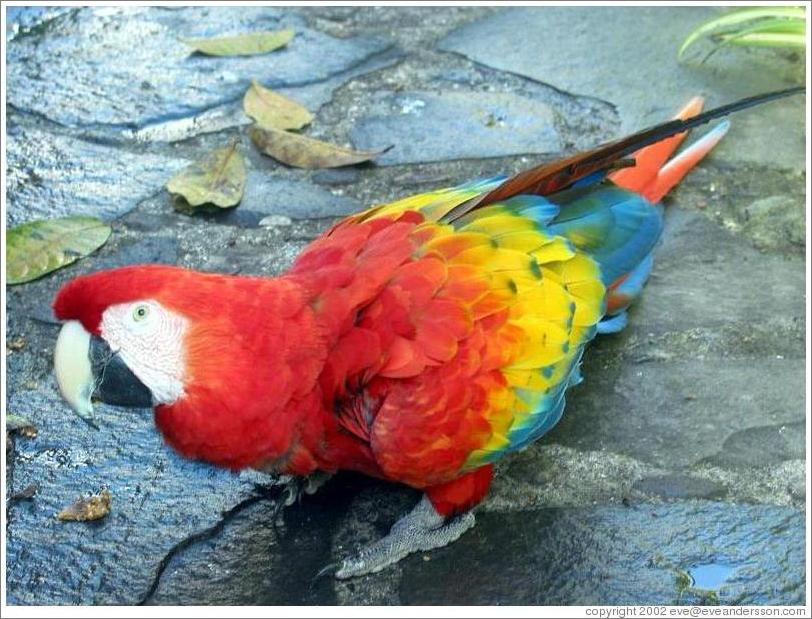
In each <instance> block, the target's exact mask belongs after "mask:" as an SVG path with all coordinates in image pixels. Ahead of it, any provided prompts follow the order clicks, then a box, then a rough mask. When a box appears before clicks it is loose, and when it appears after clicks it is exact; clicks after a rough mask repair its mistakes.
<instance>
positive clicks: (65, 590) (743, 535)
mask: <svg viewBox="0 0 812 619" xmlns="http://www.w3.org/2000/svg"><path fill="white" fill-rule="evenodd" d="M707 14H708V10H707V9H693V8H691V9H684V8H667V9H611V10H610V9H603V8H601V9H594V8H590V9H580V8H579V9H575V8H570V9H564V8H541V9H508V10H494V9H483V8H460V7H456V8H447V9H446V8H442V9H438V8H432V9H427V8H405V7H400V8H376V9H367V8H358V7H322V8H300V9H260V8H252V9H223V8H215V7H210V8H195V9H168V8H160V9H158V8H141V9H129V8H115V9H105V8H96V9H74V8H70V9H48V10H40V9H36V10H28V9H20V8H15V9H13V10H12V11H11V12H10V13H9V18H10V19H9V22H10V25H9V28H8V29H7V32H6V38H7V41H8V49H9V64H8V76H9V79H8V87H9V88H8V90H9V93H8V97H9V103H10V105H9V107H8V127H9V146H8V153H9V156H8V171H7V174H8V178H9V183H8V185H7V197H8V204H9V214H8V220H7V226H11V225H15V224H18V223H21V222H25V221H30V220H32V219H36V218H40V217H54V216H61V215H65V214H78V213H82V214H95V215H98V216H100V217H102V218H103V219H105V220H107V221H110V222H111V223H112V226H113V234H112V236H111V239H110V241H109V242H108V243H107V245H105V246H104V247H103V248H102V249H101V250H99V251H98V252H97V253H96V254H94V255H92V256H90V257H88V258H87V259H84V260H81V261H79V262H77V263H75V264H74V265H72V266H71V267H68V268H66V269H63V270H61V271H58V272H56V273H53V274H51V275H50V276H47V277H45V278H43V279H41V280H38V281H36V282H32V283H30V284H27V285H23V286H17V287H12V288H9V289H8V296H7V314H8V323H7V341H8V342H9V345H8V347H7V350H6V353H7V368H6V369H7V376H8V396H7V400H6V403H5V404H6V407H7V410H8V412H9V413H13V414H17V415H21V416H24V417H26V418H28V419H29V420H31V421H32V422H33V423H34V424H35V425H36V426H37V428H38V435H37V437H36V438H33V439H30V438H25V437H22V436H14V437H13V439H12V441H13V443H12V449H11V450H9V460H8V466H7V468H6V487H7V491H8V495H9V496H11V495H13V494H15V493H18V492H21V491H24V490H25V489H27V488H29V487H30V486H31V485H32V484H36V485H37V487H38V491H37V492H36V494H35V495H34V496H33V497H30V498H27V499H13V500H11V501H10V502H9V503H8V505H7V506H6V509H7V515H8V529H7V540H6V543H7V546H6V548H7V581H6V587H7V589H6V590H7V595H8V601H9V603H10V604H101V603H115V604H129V603H146V604H397V603H403V604H451V603H460V604H496V603H499V604H576V603H577V604H598V603H603V604H612V603H623V604H626V603H635V602H637V603H658V604H659V603H663V604H668V603H703V604H710V603H716V602H722V603H731V604H745V603H758V604H760V603H771V604H802V603H804V601H805V600H804V593H803V586H804V579H805V574H804V570H803V556H802V555H803V540H804V532H805V529H804V527H805V524H804V523H805V519H806V518H805V513H804V500H805V485H804V466H805V461H806V456H807V454H806V445H805V441H804V433H805V425H804V399H803V388H804V337H805V330H806V325H805V321H804V311H805V303H804V297H803V294H804V284H805V279H804V274H805V267H806V265H805V263H804V258H803V247H804V243H805V236H804V228H805V214H804V206H803V204H804V191H805V173H804V170H803V160H802V159H799V152H802V151H799V150H798V148H799V145H801V147H802V144H803V138H804V134H803V127H804V123H803V114H802V110H803V99H802V98H798V99H795V100H790V101H785V102H781V103H777V104H774V105H772V106H769V107H765V108H762V109H759V110H755V111H752V112H746V113H744V114H740V115H738V116H736V118H735V119H734V121H733V129H732V130H731V133H730V135H729V136H728V138H726V140H725V141H724V142H723V147H722V148H720V149H719V150H718V151H717V152H715V153H714V155H713V156H712V157H711V158H710V159H709V160H708V161H707V162H705V163H703V164H702V165H701V166H700V168H699V169H698V170H697V171H696V172H695V173H694V174H692V175H691V176H690V177H689V178H688V179H687V180H686V182H685V183H684V184H683V186H681V187H680V188H679V189H678V190H677V191H675V192H674V193H673V194H672V195H671V196H670V197H669V198H668V200H667V206H668V209H667V212H666V226H665V233H664V238H663V242H662V244H661V246H660V248H659V249H658V253H657V261H656V264H655V269H654V273H653V275H652V278H651V280H650V282H649V285H648V287H647V289H646V293H645V295H644V297H643V299H642V301H641V302H640V303H639V304H638V305H637V306H636V307H635V308H634V309H633V311H632V317H631V318H632V319H631V322H630V325H629V327H628V328H627V329H626V330H625V331H624V332H623V333H622V334H619V335H616V336H608V337H605V338H602V339H599V340H598V341H596V342H595V343H594V344H593V345H592V346H591V347H590V349H589V350H588V352H587V355H586V357H585V363H584V368H583V372H584V375H585V379H586V380H585V382H584V383H583V384H582V385H580V386H578V387H577V388H574V389H573V390H572V391H571V392H570V394H569V396H568V407H567V412H566V414H565V416H564V418H563V420H562V422H561V423H560V424H559V425H558V426H557V427H556V428H555V429H554V430H553V431H552V432H551V433H549V434H548V435H547V436H546V437H544V438H543V439H542V440H541V441H539V442H538V443H537V444H535V445H533V446H532V447H530V448H529V449H528V450H526V451H525V452H523V453H520V454H517V455H515V456H513V457H510V458H509V459H506V460H505V461H503V462H502V463H500V465H499V470H498V476H497V480H496V482H495V484H494V488H493V491H492V493H491V497H490V499H489V500H488V502H487V503H486V504H485V505H484V506H483V507H482V508H481V510H480V511H479V513H478V516H477V517H478V523H477V526H476V527H475V528H474V529H473V530H472V531H471V532H469V533H467V534H466V535H464V536H463V537H462V538H461V539H460V540H459V541H458V542H457V543H455V544H453V545H452V546H450V547H448V548H445V549H441V550H438V551H435V552H432V553H426V554H425V555H422V554H418V555H415V556H413V557H410V558H408V559H406V560H405V561H403V562H401V563H400V564H398V565H396V566H395V567H393V568H391V569H388V570H385V571H383V572H381V573H379V574H376V575H371V576H366V577H362V578H358V579H354V580H351V581H347V582H339V581H334V580H332V579H331V578H330V577H322V578H318V579H316V578H315V576H316V574H317V573H318V572H319V570H320V569H321V568H323V567H324V566H326V565H328V564H330V563H333V562H335V561H337V560H340V559H341V558H342V557H343V556H345V555H346V554H348V553H350V552H353V551H354V550H355V549H356V548H358V547H359V546H361V545H363V544H366V543H369V542H371V541H373V540H374V539H376V538H378V537H380V536H381V535H383V534H385V533H386V532H387V531H388V529H389V527H390V526H391V525H392V524H393V523H394V522H395V521H396V520H397V519H398V518H399V517H400V516H401V515H402V514H403V513H405V512H406V511H407V510H408V509H410V508H411V506H412V505H413V504H414V503H415V502H416V501H417V499H418V494H417V493H416V492H414V491H412V490H409V489H406V488H397V487H393V486H390V485H387V484H384V483H381V482H376V481H371V480H367V479H365V478H362V477H358V476H355V475H338V476H337V477H336V478H335V479H333V480H331V481H330V482H328V484H327V485H325V487H324V488H323V489H321V490H320V491H319V493H318V494H316V495H315V496H312V497H306V498H305V499H303V500H302V502H301V503H299V504H296V505H294V506H292V507H290V508H285V509H281V510H279V509H278V508H279V486H278V485H276V484H277V482H278V480H276V479H274V478H271V477H268V476H262V475H258V474H247V473H244V474H241V475H234V474H231V473H228V472H224V471H219V470H215V469H213V468H211V467H208V466H205V465H202V464H198V463H193V462H189V461H185V460H183V459H181V458H179V457H178V456H176V455H175V454H174V453H173V452H172V451H170V450H169V449H168V448H167V447H166V446H165V445H163V443H162V441H161V439H160V437H159V435H158V434H157V432H156V431H155V429H154V425H153V422H152V416H151V414H150V412H149V411H146V410H144V411H132V410H122V409H115V408H112V407H101V408H99V409H98V429H93V428H91V427H90V426H88V425H86V424H84V423H82V422H81V421H80V420H78V419H77V418H76V417H75V415H73V414H72V413H71V412H70V411H69V410H68V408H67V407H66V406H65V405H64V403H63V402H62V401H61V400H60V398H59V396H58V394H57V390H56V387H55V384H54V381H53V378H52V377H51V355H52V350H53V344H54V340H55V337H56V333H57V329H58V326H57V325H56V324H55V323H54V322H53V318H52V316H51V311H50V303H51V300H52V299H53V296H54V294H55V293H56V291H57V290H58V289H59V287H60V286H61V285H62V284H63V283H65V282H66V281H68V280H69V279H71V278H73V277H75V276H76V275H78V274H80V273H86V272H92V271H95V270H99V269H103V268H111V267H114V266H121V265H125V264H138V263H145V262H162V263H167V264H179V265H182V266H186V267H191V268H198V269H205V270H212V271H218V272H224V273H241V274H250V275H274V274H278V273H280V272H282V271H283V270H284V269H285V268H287V267H288V266H289V265H290V264H291V262H292V261H293V260H294V258H295V256H296V255H297V253H298V252H299V251H301V249H302V248H303V247H304V246H305V245H306V244H307V243H308V242H310V240H312V239H314V238H316V237H317V236H318V235H319V234H320V233H321V232H323V231H324V230H325V229H327V228H328V227H329V226H330V225H331V224H332V223H333V222H334V221H335V220H336V218H337V217H340V216H342V215H344V214H346V213H349V212H353V211H355V210H357V209H359V208H361V207H363V206H365V205H368V204H373V203H376V202H383V201H387V200H391V199H394V198H397V197H402V196H405V195H409V194H410V193H416V192H420V191H426V190H429V189H432V188H435V187H438V186H447V185H451V184H454V183H457V182H461V181H464V180H468V179H471V178H476V177H482V176H487V175H493V174H496V173H500V172H501V173H511V172H514V171H517V170H519V169H522V168H524V167H527V166H528V165H530V164H532V163H533V162H534V161H539V160H544V159H546V158H549V157H551V156H553V155H554V154H555V153H556V152H559V151H567V152H569V151H571V150H573V149H577V148H586V147H589V146H592V145H594V144H597V143H599V142H601V141H604V140H606V139H609V138H611V137H613V136H616V135H618V134H619V132H620V131H622V130H624V129H625V128H635V127H638V126H642V125H645V124H649V123H652V122H656V121H658V120H660V119H662V118H665V117H667V116H669V115H670V114H672V113H673V111H674V109H675V108H677V107H679V105H680V104H681V103H682V102H683V101H685V100H686V99H687V98H689V97H690V96H692V95H694V94H697V93H698V94H704V95H706V96H707V97H708V100H709V103H711V104H716V103H722V102H726V101H729V100H731V99H733V98H735V97H736V96H741V95H747V94H753V93H755V92H761V91H764V90H767V89H769V88H776V87H785V86H786V85H788V82H789V81H790V80H791V79H792V77H793V76H794V75H796V73H798V72H802V67H803V61H802V60H801V61H798V60H797V59H795V60H793V59H792V58H787V57H785V56H782V55H781V54H772V53H769V52H767V53H761V52H759V53H756V52H748V51H743V50H733V49H731V50H726V51H723V52H720V53H719V54H718V59H717V57H714V59H712V61H709V62H708V63H706V64H705V65H701V66H699V65H696V64H691V63H686V64H684V65H678V64H677V63H676V60H675V55H676V49H677V47H678V45H679V42H680V41H681V37H682V36H683V35H684V34H685V33H686V32H687V31H689V30H690V29H691V28H692V27H693V26H694V25H696V24H697V23H699V22H700V21H701V20H702V19H704V17H705V16H706V15H707ZM630 21H632V22H634V31H635V32H636V33H639V35H640V36H636V37H635V38H634V39H633V40H631V39H629V38H628V37H618V36H616V34H617V30H618V29H623V28H626V29H628V25H629V23H630ZM287 26H290V27H293V28H294V29H296V30H297V32H298V33H299V35H297V38H296V39H295V40H294V42H293V43H292V44H291V46H290V49H287V50H284V51H281V52H278V53H274V54H271V55H269V56H260V57H255V58H247V59H246V58H242V59H212V58H204V57H200V56H197V55H189V52H188V50H187V49H185V47H184V46H183V45H182V44H180V43H179V42H178V41H177V40H176V39H177V38H178V37H181V36H194V35H200V34H227V33H233V32H239V31H242V30H251V29H259V28H265V29H274V28H279V27H287ZM526 31H532V32H539V31H543V32H547V33H549V36H554V37H557V39H556V42H555V45H551V44H550V40H549V38H548V39H546V43H544V49H538V48H537V45H542V42H541V41H540V40H537V39H536V38H534V37H528V36H526V35H523V34H522V33H523V32H526ZM516 40H522V42H523V44H522V45H520V46H519V45H515V41H516ZM537 41H538V42H537ZM551 49H556V50H560V51H557V53H555V54H552V53H551V52H550V50H551ZM596 58H600V62H597V61H596V60H595V59H596ZM629 58H632V59H633V61H630V60H629ZM604 64H605V65H606V66H607V67H613V69H612V70H611V71H609V70H604V69H602V68H601V67H603V65H604ZM631 66H633V67H634V69H635V70H634V71H632V70H630V67H631ZM624 67H625V68H624ZM799 67H801V68H800V69H799ZM743 71H744V72H745V73H746V74H742V72H743ZM251 79H259V80H260V81H262V82H263V83H265V84H267V85H268V86H271V87H276V88H279V89H280V91H281V92H284V93H285V94H288V96H291V97H293V98H297V99H298V100H300V101H302V102H303V103H305V104H306V105H308V106H309V107H310V109H311V110H312V111H313V112H314V113H316V114H317V118H316V121H315V122H314V124H313V126H312V127H311V128H309V129H308V130H307V133H308V135H312V136H315V137H319V138H323V139H328V140H331V141H336V142H339V143H347V142H348V141H352V142H353V143H354V145H355V146H359V147H364V146H370V147H378V146H383V145H386V144H390V143H394V144H395V145H396V148H395V149H393V150H392V151H390V153H387V155H386V156H385V158H384V159H382V160H381V162H380V163H381V164H383V165H364V166H358V167H356V168H352V169H346V170H330V171H319V172H311V171H304V170H294V169H288V168H285V167H284V166H281V165H279V164H277V163H275V162H274V161H272V160H270V159H268V158H266V157H263V156H261V155H259V154H258V153H257V152H256V151H255V150H254V149H253V148H252V147H251V144H250V141H249V140H248V138H247V136H246V135H245V134H244V131H243V128H242V125H243V124H244V122H245V119H244V118H243V117H242V115H241V112H240V109H239V100H240V99H241V97H242V93H243V92H244V88H245V87H246V85H247V84H248V83H249V81H250V80H251ZM652 84H656V88H655V89H654V92H652ZM417 101H422V102H424V105H422V106H421V105H419V104H417V103H416V102H417ZM404 110H405V111H404ZM455 110H456V112H455ZM234 138H238V139H240V140H241V141H242V146H243V151H244V153H245V155H246V159H247V166H248V170H249V178H248V187H247V191H246V195H245V198H244V200H243V203H242V204H241V206H240V207H238V208H237V209H236V210H233V211H227V212H225V213H219V214H217V215H205V214H201V215H196V216H193V217H190V216H188V215H184V214H182V213H179V212H177V211H176V210H175V209H174V208H173V204H172V199H171V197H170V196H169V195H168V194H167V193H166V191H165V190H164V184H165V182H166V181H167V180H168V179H169V178H170V177H171V176H172V174H173V173H174V171H176V170H177V169H179V168H181V167H183V166H184V165H187V164H188V162H189V161H193V160H195V159H197V158H199V157H200V156H201V155H202V154H203V153H205V152H206V151H208V150H209V149H211V148H215V147H219V146H223V145H225V144H227V143H229V141H230V140H232V139H234ZM778 139H780V140H781V144H782V147H781V148H776V141H777V140H778ZM531 154H532V156H531ZM104 488H106V489H108V490H109V491H110V493H111V494H112V497H113V498H112V501H113V502H112V511H111V513H110V515H109V516H107V517H106V518H105V519H103V520H100V521H98V522H95V523H65V522H59V521H57V520H56V518H55V514H56V513H57V512H58V511H59V510H60V509H62V508H64V507H65V506H67V505H70V504H71V503H73V502H74V501H75V500H76V499H77V498H78V497H79V496H82V495H87V494H90V493H97V492H99V491H100V490H102V489H104Z"/></svg>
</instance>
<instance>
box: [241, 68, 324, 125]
mask: <svg viewBox="0 0 812 619" xmlns="http://www.w3.org/2000/svg"><path fill="white" fill-rule="evenodd" d="M242 106H243V109H244V110H245V114H246V115H247V116H250V117H251V118H253V119H254V120H255V121H257V124H258V125H259V126H260V127H269V128H271V129H301V128H302V127H304V126H305V125H309V124H310V123H311V122H312V121H313V114H311V113H310V112H309V111H308V109H307V108H306V107H304V106H302V105H299V104H298V103H296V101H293V100H292V99H288V98H287V97H284V96H282V95H280V94H279V93H276V92H274V91H273V90H271V89H269V88H265V87H264V86H262V85H261V84H260V83H259V82H257V81H256V80H252V81H251V87H250V88H249V89H248V90H246V91H245V96H244V97H243V100H242Z"/></svg>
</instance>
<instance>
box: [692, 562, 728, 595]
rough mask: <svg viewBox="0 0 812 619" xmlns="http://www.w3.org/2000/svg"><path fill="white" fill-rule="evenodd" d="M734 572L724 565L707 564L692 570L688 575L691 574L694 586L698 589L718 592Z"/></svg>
mask: <svg viewBox="0 0 812 619" xmlns="http://www.w3.org/2000/svg"><path fill="white" fill-rule="evenodd" d="M733 570H734V568H733V567H732V566H730V565H724V564H723V563H706V564H704V565H695V566H694V567H692V568H690V569H689V570H688V574H690V576H691V579H692V580H693V584H692V586H693V587H695V588H696V589H704V590H706V591H717V590H718V589H719V588H720V587H721V586H722V585H724V584H725V582H726V581H727V579H728V577H729V576H730V575H731V574H732V573H733Z"/></svg>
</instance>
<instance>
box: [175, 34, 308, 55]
mask: <svg viewBox="0 0 812 619" xmlns="http://www.w3.org/2000/svg"><path fill="white" fill-rule="evenodd" d="M295 34H296V33H295V32H294V31H293V30H272V31H263V32H249V33H247V34H238V35H235V36H227V37H211V38H203V37H201V38H192V39H181V41H183V42H184V43H185V44H186V45H188V46H189V47H191V48H192V49H194V50H195V51H196V52H200V53H201V54H206V55H207V56H255V55H257V54H267V53H268V52H272V51H274V50H275V49H279V48H280V47H284V46H285V45H287V44H288V43H290V42H291V40H292V39H293V37H294V35H295Z"/></svg>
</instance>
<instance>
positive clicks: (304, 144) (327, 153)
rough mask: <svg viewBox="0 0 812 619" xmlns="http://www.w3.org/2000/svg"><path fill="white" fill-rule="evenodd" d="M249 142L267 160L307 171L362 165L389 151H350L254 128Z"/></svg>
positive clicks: (286, 133) (307, 139) (268, 129)
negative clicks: (272, 159)
mask: <svg viewBox="0 0 812 619" xmlns="http://www.w3.org/2000/svg"><path fill="white" fill-rule="evenodd" d="M251 140H252V141H253V142H254V145H255V146H256V147H257V148H258V149H259V150H260V151H262V152H263V153H264V154H266V155H268V156H269V157H273V158H274V159H276V160H277V161H281V162H282V163H285V164H287V165H289V166H293V167H296V168H307V169H310V170H315V169H321V168H339V167H341V166H348V165H355V164H357V163H364V162H365V161H370V160H372V159H375V157H378V156H380V155H382V154H383V153H385V152H386V151H388V150H389V149H390V148H392V147H391V146H389V147H387V148H384V149H382V150H367V151H363V150H352V149H350V148H344V147H342V146H336V145H335V144H329V143H327V142H322V141H321V140H315V139H313V138H309V137H306V136H304V135H299V134H298V133H289V132H287V131H280V130H278V129H270V128H264V127H257V126H255V127H253V128H252V129H251Z"/></svg>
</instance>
